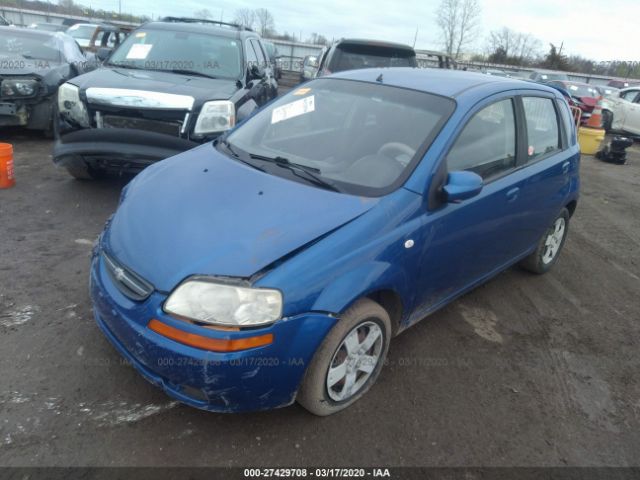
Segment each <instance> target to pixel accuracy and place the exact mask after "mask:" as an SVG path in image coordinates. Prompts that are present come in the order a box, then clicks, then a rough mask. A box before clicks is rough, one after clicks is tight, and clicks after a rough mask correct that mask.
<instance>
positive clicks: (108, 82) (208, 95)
mask: <svg viewBox="0 0 640 480" xmlns="http://www.w3.org/2000/svg"><path fill="white" fill-rule="evenodd" d="M71 83H73V84H74V85H76V86H78V87H80V89H81V90H83V91H86V89H87V88H90V87H94V88H114V89H122V88H126V89H131V90H143V91H149V92H159V93H171V94H177V95H186V96H190V97H193V98H194V100H195V103H196V104H197V103H202V102H205V101H207V100H226V99H228V98H230V97H231V96H232V95H233V94H234V93H235V92H236V91H237V90H238V82H237V81H236V80H230V79H216V78H205V77H196V76H190V75H182V74H178V73H171V72H159V71H154V70H134V69H130V68H115V67H103V68H99V69H97V70H94V71H92V72H89V73H86V74H84V75H80V76H79V77H76V78H74V79H73V81H72V82H71Z"/></svg>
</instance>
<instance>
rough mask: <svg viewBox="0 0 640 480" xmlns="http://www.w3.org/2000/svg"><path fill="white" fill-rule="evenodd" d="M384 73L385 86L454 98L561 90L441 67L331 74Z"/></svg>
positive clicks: (365, 77) (363, 76) (373, 76)
mask: <svg viewBox="0 0 640 480" xmlns="http://www.w3.org/2000/svg"><path fill="white" fill-rule="evenodd" d="M380 75H382V83H383V84H384V85H391V86H395V87H402V88H410V89H412V90H419V91H422V92H427V93H433V94H436V95H440V96H444V97H451V98H455V97H458V96H460V95H461V94H462V93H464V92H467V91H470V90H473V89H476V88H479V87H483V94H484V95H491V94H493V93H499V92H502V91H505V90H516V89H528V90H540V91H543V92H547V93H552V94H554V95H556V94H557V90H555V89H553V88H550V87H547V86H545V85H542V84H539V83H534V82H527V81H524V80H519V79H517V78H509V77H498V76H492V75H485V74H484V73H475V72H465V71H460V70H447V69H439V68H411V67H396V68H368V69H363V70H347V71H344V72H339V73H334V74H332V75H330V77H331V78H344V79H347V80H358V81H362V82H371V83H376V82H377V81H378V78H379V77H380Z"/></svg>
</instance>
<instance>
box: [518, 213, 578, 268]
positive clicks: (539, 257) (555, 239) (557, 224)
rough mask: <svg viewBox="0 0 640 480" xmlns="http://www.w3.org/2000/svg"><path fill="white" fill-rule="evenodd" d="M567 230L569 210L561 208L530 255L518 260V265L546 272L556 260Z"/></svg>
mask: <svg viewBox="0 0 640 480" xmlns="http://www.w3.org/2000/svg"><path fill="white" fill-rule="evenodd" d="M568 231H569V211H568V210H567V209H566V208H563V209H562V211H561V212H560V215H558V217H557V218H556V219H555V220H554V221H553V224H552V225H551V226H550V227H549V229H548V230H547V231H546V232H545V234H544V235H543V236H542V238H541V239H540V241H539V242H538V246H537V248H536V250H535V252H533V253H532V254H531V255H529V256H528V257H527V258H525V259H524V260H523V261H522V262H520V266H521V267H522V268H524V269H525V270H529V271H530V272H533V273H546V272H548V271H549V270H551V267H553V266H554V265H555V263H556V262H557V261H558V256H559V255H560V251H561V250H562V247H563V246H564V242H565V240H566V238H567V232H568Z"/></svg>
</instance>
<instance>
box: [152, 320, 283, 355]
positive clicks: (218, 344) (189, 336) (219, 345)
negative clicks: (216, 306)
mask: <svg viewBox="0 0 640 480" xmlns="http://www.w3.org/2000/svg"><path fill="white" fill-rule="evenodd" d="M148 327H149V328H150V329H151V330H153V331H154V332H156V333H158V334H160V335H162V336H163V337H167V338H170V339H171V340H175V341H176V342H179V343H183V344H185V345H189V346H190V347H195V348H201V349H202V350H211V351H213V352H237V351H238V350H247V349H249V348H255V347H263V346H264V345H269V344H270V343H273V334H272V333H267V334H266V335H258V336H256V337H245V338H233V339H231V338H230V339H221V338H210V337H204V336H202V335H197V334H195V333H189V332H185V331H184V330H180V329H179V328H175V327H172V326H171V325H167V324H166V323H163V322H161V321H160V320H156V319H155V318H153V319H151V321H150V322H149V325H148Z"/></svg>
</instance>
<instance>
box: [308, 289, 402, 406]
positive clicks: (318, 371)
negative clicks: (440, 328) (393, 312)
mask: <svg viewBox="0 0 640 480" xmlns="http://www.w3.org/2000/svg"><path fill="white" fill-rule="evenodd" d="M390 340H391V320H390V318H389V314H388V313H387V312H386V310H385V309H384V308H382V307H381V306H380V305H379V304H377V303H376V302H374V301H373V300H370V299H362V300H359V301H358V302H356V303H355V304H354V305H353V306H352V307H351V308H349V309H348V310H347V311H346V312H345V313H344V315H343V316H342V318H341V319H340V320H339V321H338V323H337V324H336V325H335V326H334V327H333V329H331V331H330V332H329V334H328V335H327V336H326V338H325V339H324V341H323V342H322V345H320V347H319V348H318V351H317V352H316V354H315V355H314V357H313V360H312V361H311V364H310V365H309V367H308V369H307V372H306V373H305V377H304V380H303V382H302V387H301V388H300V391H299V392H298V398H297V400H298V403H300V405H302V406H303V407H304V408H306V409H307V410H309V411H310V412H311V413H313V414H315V415H319V416H326V415H331V414H333V413H336V412H339V411H340V410H343V409H345V408H347V407H348V406H349V405H351V404H352V403H354V402H355V401H356V400H358V399H359V398H360V397H362V396H363V395H364V394H365V393H366V392H367V390H369V388H370V387H371V385H373V383H374V382H375V381H376V379H377V378H378V375H379V374H380V370H381V369H382V366H383V364H384V360H385V358H386V356H387V352H388V350H389V342H390Z"/></svg>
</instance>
